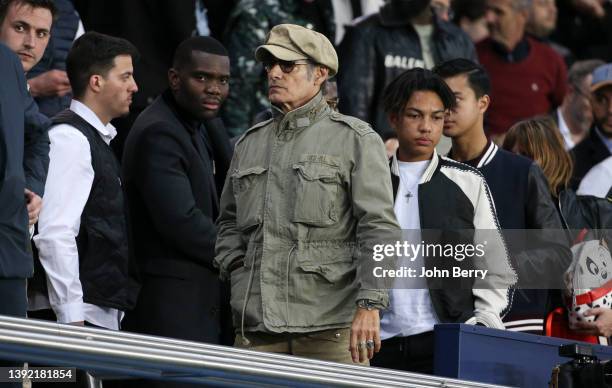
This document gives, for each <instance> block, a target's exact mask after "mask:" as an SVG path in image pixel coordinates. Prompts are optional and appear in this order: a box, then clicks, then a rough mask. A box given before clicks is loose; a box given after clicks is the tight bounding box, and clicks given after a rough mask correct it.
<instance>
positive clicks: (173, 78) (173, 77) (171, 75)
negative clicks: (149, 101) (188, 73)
mask: <svg viewBox="0 0 612 388" xmlns="http://www.w3.org/2000/svg"><path fill="white" fill-rule="evenodd" d="M168 85H169V86H170V89H171V90H172V91H177V90H178V88H179V87H180V85H181V78H180V77H179V73H178V70H176V69H175V68H174V67H171V68H170V69H169V70H168Z"/></svg>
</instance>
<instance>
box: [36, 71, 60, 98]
mask: <svg viewBox="0 0 612 388" xmlns="http://www.w3.org/2000/svg"><path fill="white" fill-rule="evenodd" d="M28 85H30V94H32V96H34V97H49V96H59V97H62V96H65V95H66V94H68V93H70V81H69V80H68V75H67V74H66V72H65V71H62V70H49V71H47V72H44V73H42V74H41V75H38V76H36V77H34V78H31V79H29V80H28Z"/></svg>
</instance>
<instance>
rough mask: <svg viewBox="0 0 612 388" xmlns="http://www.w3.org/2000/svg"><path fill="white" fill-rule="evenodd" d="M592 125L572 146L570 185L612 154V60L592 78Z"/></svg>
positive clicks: (578, 181)
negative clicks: (577, 142) (576, 143)
mask: <svg viewBox="0 0 612 388" xmlns="http://www.w3.org/2000/svg"><path fill="white" fill-rule="evenodd" d="M591 108H592V109H593V126H592V127H591V130H590V131H589V133H588V135H587V137H586V138H585V139H584V140H583V141H582V142H580V144H578V145H577V146H576V147H574V148H573V149H572V156H573V157H574V174H573V176H572V181H571V186H572V188H574V189H576V188H578V185H579V184H580V181H581V180H582V178H584V176H585V175H586V173H587V172H589V170H590V169H591V167H593V166H594V165H596V164H597V163H599V162H601V161H603V160H604V159H606V158H607V157H608V156H610V155H612V63H608V64H605V65H601V66H599V67H598V68H597V69H595V70H594V71H593V78H592V80H591Z"/></svg>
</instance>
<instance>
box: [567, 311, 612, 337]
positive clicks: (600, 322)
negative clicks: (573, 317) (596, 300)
mask: <svg viewBox="0 0 612 388" xmlns="http://www.w3.org/2000/svg"><path fill="white" fill-rule="evenodd" d="M584 316H585V317H589V316H595V321H593V322H577V323H576V328H577V329H579V330H580V331H582V332H584V333H586V334H592V335H597V336H603V337H610V336H612V309H609V308H607V307H600V308H594V309H590V310H587V311H586V312H585V313H584Z"/></svg>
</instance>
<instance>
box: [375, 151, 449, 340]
mask: <svg viewBox="0 0 612 388" xmlns="http://www.w3.org/2000/svg"><path fill="white" fill-rule="evenodd" d="M429 163H430V160H425V161H422V162H400V161H399V160H398V167H399V179H400V184H399V187H398V190H397V196H396V200H395V206H394V210H395V216H396V217H397V221H398V222H399V224H400V226H401V228H402V232H403V238H404V239H406V240H407V241H408V242H409V243H411V244H418V243H419V242H420V241H421V233H420V229H421V219H420V216H419V195H418V191H419V181H420V180H421V177H422V176H423V173H424V172H425V170H426V169H427V166H428V165H429ZM406 260H408V259H405V258H398V263H399V265H398V268H399V267H402V266H407V267H410V268H414V269H416V271H417V273H419V274H420V272H421V268H422V267H423V266H424V261H423V257H422V256H419V257H418V258H417V259H416V260H415V261H414V262H412V263H409V262H408V261H406ZM389 297H390V304H389V309H388V310H387V311H385V312H384V313H383V316H382V318H381V321H380V338H381V339H388V338H391V337H395V336H401V337H407V336H411V335H416V334H421V333H425V332H428V331H431V330H433V328H434V325H435V324H436V323H438V318H437V316H436V313H435V311H434V308H433V304H432V302H431V296H430V295H429V289H428V288H427V279H426V278H414V279H402V280H398V282H396V284H394V286H393V289H391V290H390V292H389Z"/></svg>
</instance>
